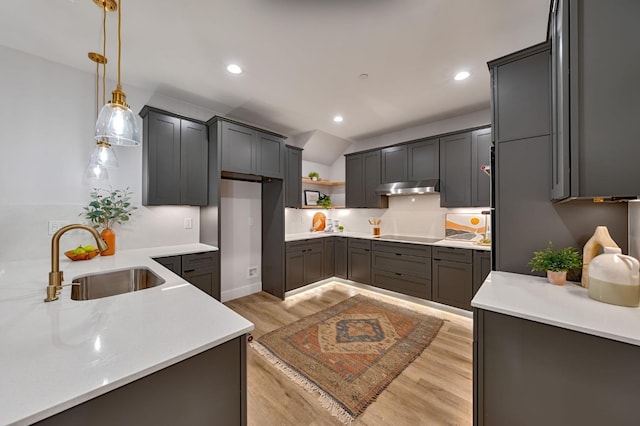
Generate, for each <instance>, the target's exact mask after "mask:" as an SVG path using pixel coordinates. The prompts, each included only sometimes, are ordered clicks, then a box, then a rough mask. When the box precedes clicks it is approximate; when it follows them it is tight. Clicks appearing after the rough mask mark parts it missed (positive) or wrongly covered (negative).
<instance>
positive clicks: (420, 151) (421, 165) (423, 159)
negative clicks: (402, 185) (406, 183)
mask: <svg viewBox="0 0 640 426" xmlns="http://www.w3.org/2000/svg"><path fill="white" fill-rule="evenodd" d="M407 150H408V170H407V179H408V180H423V179H438V178H440V139H429V140H426V141H421V142H414V143H410V144H409V145H407Z"/></svg>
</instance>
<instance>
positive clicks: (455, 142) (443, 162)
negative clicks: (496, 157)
mask: <svg viewBox="0 0 640 426" xmlns="http://www.w3.org/2000/svg"><path fill="white" fill-rule="evenodd" d="M490 155H491V129H490V128H485V129H478V130H473V131H471V132H464V133H457V134H453V135H449V136H445V137H443V138H440V206H441V207H488V206H489V204H490V201H489V193H490V186H491V185H490V179H489V177H488V176H486V175H485V174H484V172H482V170H481V166H483V165H490V162H491V158H490Z"/></svg>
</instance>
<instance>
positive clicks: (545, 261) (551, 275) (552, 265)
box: [529, 242, 582, 285]
mask: <svg viewBox="0 0 640 426" xmlns="http://www.w3.org/2000/svg"><path fill="white" fill-rule="evenodd" d="M529 266H531V271H532V272H535V271H546V272H547V279H548V280H549V282H550V283H552V284H555V285H563V284H564V283H565V281H566V280H567V271H570V270H572V269H578V268H581V267H582V256H581V255H580V252H579V251H578V250H577V249H576V248H575V247H566V248H563V249H562V250H555V249H554V248H553V245H552V244H551V242H549V245H548V246H547V248H546V249H545V250H543V251H536V252H533V258H531V261H530V262H529Z"/></svg>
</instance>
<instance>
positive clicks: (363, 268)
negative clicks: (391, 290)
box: [347, 238, 371, 284]
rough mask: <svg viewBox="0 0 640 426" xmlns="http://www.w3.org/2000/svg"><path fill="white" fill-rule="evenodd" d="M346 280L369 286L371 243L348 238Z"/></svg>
mask: <svg viewBox="0 0 640 426" xmlns="http://www.w3.org/2000/svg"><path fill="white" fill-rule="evenodd" d="M347 270H348V273H347V279H350V280H351V281H356V282H359V283H362V284H371V241H370V240H365V239H359V238H349V249H348V261H347Z"/></svg>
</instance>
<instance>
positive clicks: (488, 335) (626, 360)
mask: <svg viewBox="0 0 640 426" xmlns="http://www.w3.org/2000/svg"><path fill="white" fill-rule="evenodd" d="M473 334H474V339H473V340H474V342H473V350H474V353H473V389H474V392H473V402H474V416H473V417H474V420H473V424H474V425H477V426H490V425H519V426H538V425H569V424H571V425H581V426H582V425H584V426H600V425H636V424H638V410H637V399H638V394H640V380H639V379H638V378H639V377H640V363H638V357H640V348H639V347H638V346H635V345H631V344H628V343H623V342H619V341H615V340H609V339H605V338H602V337H598V336H593V335H590V334H585V333H580V332H577V331H573V330H568V329H565V328H560V327H554V326H551V325H547V324H542V323H540V322H535V321H529V320H526V319H522V318H516V317H513V316H509V315H504V314H499V313H496V312H491V311H486V310H482V309H474V321H473Z"/></svg>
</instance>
